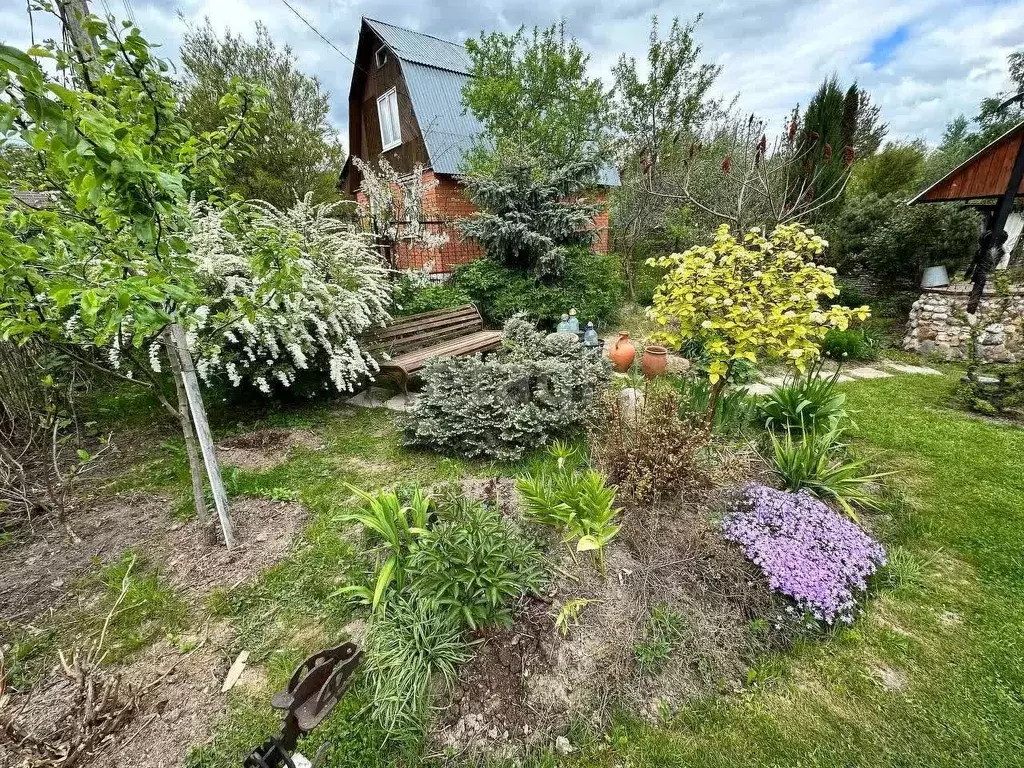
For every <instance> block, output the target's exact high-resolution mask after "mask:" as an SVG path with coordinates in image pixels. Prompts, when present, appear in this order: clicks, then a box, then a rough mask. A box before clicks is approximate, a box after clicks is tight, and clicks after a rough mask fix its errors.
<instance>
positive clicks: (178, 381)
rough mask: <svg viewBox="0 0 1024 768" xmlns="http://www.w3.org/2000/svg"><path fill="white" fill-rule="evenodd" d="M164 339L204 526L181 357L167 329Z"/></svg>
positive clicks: (200, 477)
mask: <svg viewBox="0 0 1024 768" xmlns="http://www.w3.org/2000/svg"><path fill="white" fill-rule="evenodd" d="M164 338H165V343H166V346H167V357H168V359H169V360H170V361H171V373H172V374H173V378H174V390H175V392H176V393H177V395H178V416H179V417H180V419H181V432H182V434H183V435H184V437H185V452H186V453H187V454H188V469H189V474H190V475H192V499H193V501H194V502H195V505H196V520H198V521H199V522H200V523H201V524H202V525H204V526H205V525H206V524H208V523H209V522H210V513H209V512H208V511H207V509H206V494H204V493H203V465H202V464H201V463H200V460H199V451H197V450H196V433H195V430H193V429H192V414H191V412H190V410H189V407H188V395H187V394H186V392H185V380H184V378H183V377H182V374H181V357H180V356H179V355H178V353H177V345H176V344H175V343H174V340H173V339H172V338H171V332H170V330H169V329H168V330H166V331H164Z"/></svg>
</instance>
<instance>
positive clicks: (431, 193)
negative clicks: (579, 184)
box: [356, 171, 608, 273]
mask: <svg viewBox="0 0 1024 768" xmlns="http://www.w3.org/2000/svg"><path fill="white" fill-rule="evenodd" d="M435 179H436V180H437V181H438V184H437V186H435V187H434V188H433V189H430V190H428V192H427V194H426V197H425V199H424V201H423V203H424V205H423V207H424V214H425V218H426V220H427V221H429V222H430V223H429V224H427V223H426V222H425V226H429V227H430V228H431V229H432V231H438V230H440V231H444V232H447V233H448V242H447V243H445V244H444V245H443V246H441V247H440V248H438V249H436V250H427V249H423V248H419V247H414V246H411V245H410V244H408V243H400V244H399V246H398V266H399V267H400V268H402V269H409V268H413V267H417V268H418V267H422V266H424V265H425V264H426V263H427V262H430V261H433V262H434V265H433V268H432V271H433V272H439V273H448V272H451V271H452V270H454V269H455V268H456V267H458V266H460V265H462V264H466V263H468V262H470V261H473V260H474V259H478V258H480V257H481V256H483V255H484V253H485V252H484V249H483V247H482V246H481V245H480V244H479V243H477V242H475V241H473V240H470V239H467V238H464V237H463V236H462V233H461V232H460V231H459V227H458V225H457V223H456V222H457V221H458V220H459V219H464V218H467V217H468V216H471V215H473V214H474V213H476V212H477V210H478V208H477V207H476V206H475V205H473V203H472V202H471V201H470V200H469V199H468V198H467V197H466V195H465V192H463V189H462V187H461V185H460V184H459V183H458V182H457V181H456V180H455V178H454V177H452V176H448V175H445V174H442V175H439V176H437V175H435V174H434V172H433V171H425V172H424V174H423V181H424V183H425V184H426V183H430V182H431V181H434V180H435ZM356 199H357V200H358V201H359V202H364V201H365V198H364V196H363V195H362V193H359V192H357V193H356ZM591 199H592V200H595V201H597V202H599V203H600V204H601V205H602V207H603V210H602V212H601V213H600V214H598V215H597V217H595V219H594V224H593V228H594V229H596V230H597V236H596V237H595V238H594V244H593V251H594V253H608V196H607V194H606V193H605V192H604V191H603V190H602V191H599V192H597V193H596V194H594V195H593V196H592V198H591Z"/></svg>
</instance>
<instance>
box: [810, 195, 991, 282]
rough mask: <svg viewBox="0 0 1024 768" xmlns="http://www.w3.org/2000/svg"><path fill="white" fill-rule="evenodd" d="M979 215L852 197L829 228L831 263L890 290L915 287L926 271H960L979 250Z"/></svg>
mask: <svg viewBox="0 0 1024 768" xmlns="http://www.w3.org/2000/svg"><path fill="white" fill-rule="evenodd" d="M977 237H978V218H977V214H976V213H975V212H974V211H972V210H970V209H966V208H963V207H962V206H959V205H956V204H953V203H949V204H935V205H912V206H908V205H907V204H906V201H905V200H904V199H902V198H900V197H899V196H889V197H884V198H881V197H877V196H876V195H873V194H867V195H864V196H863V197H858V198H851V199H850V200H848V201H847V203H846V205H845V206H844V208H843V210H842V211H841V212H840V213H839V214H838V215H837V216H836V217H835V219H834V220H833V221H832V222H831V224H830V231H829V242H830V243H831V244H832V248H831V251H830V253H829V256H828V261H829V263H830V264H832V265H833V266H835V267H836V268H838V269H839V270H840V271H841V272H843V273H845V274H860V273H867V274H870V275H873V276H874V277H876V278H878V279H879V280H880V281H881V282H882V283H883V284H884V285H886V286H887V288H888V289H889V290H894V289H897V288H900V287H906V288H909V287H912V286H913V287H916V286H917V284H918V283H919V281H920V278H921V274H922V272H923V271H924V268H925V267H927V266H932V265H936V264H942V265H945V266H946V268H947V269H948V270H949V271H950V274H953V273H954V272H956V271H958V270H962V269H963V267H964V266H966V264H967V263H968V262H969V261H970V260H971V258H972V257H973V255H974V251H975V249H976V248H977Z"/></svg>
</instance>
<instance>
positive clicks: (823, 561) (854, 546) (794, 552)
mask: <svg viewBox="0 0 1024 768" xmlns="http://www.w3.org/2000/svg"><path fill="white" fill-rule="evenodd" d="M722 530H723V532H724V534H725V537H726V538H727V539H728V540H730V541H734V542H736V543H737V544H739V545H740V546H741V547H742V548H743V552H744V554H746V556H747V557H748V558H749V559H750V560H751V561H752V562H753V563H754V564H756V565H757V566H758V567H759V568H760V569H761V571H762V572H763V573H764V574H765V576H767V578H768V582H769V584H770V585H771V587H772V589H774V590H776V591H777V592H780V593H781V594H783V595H786V596H788V597H790V598H792V599H793V601H794V602H795V603H796V609H797V610H799V611H802V612H805V613H806V614H809V615H810V616H813V617H814V618H815V619H817V620H819V621H824V622H825V623H826V624H833V623H835V622H836V621H837V620H838V621H841V622H845V623H850V622H852V621H853V617H854V613H855V612H856V606H857V596H858V594H859V593H861V592H863V591H864V589H865V588H866V587H867V579H868V577H869V576H870V575H871V574H873V573H874V572H875V571H877V570H878V568H879V567H880V566H883V565H885V563H886V555H885V550H884V549H883V547H882V545H881V544H879V543H878V542H876V541H875V540H874V539H872V538H871V537H870V536H868V535H867V534H866V533H865V532H864V531H863V530H861V529H860V527H858V526H857V524H856V523H854V522H852V521H850V520H847V519H846V518H844V517H843V516H842V515H839V514H838V513H836V512H834V511H833V510H832V509H830V508H829V507H828V506H826V505H825V504H824V503H822V502H821V501H818V500H817V499H815V498H814V497H812V496H811V495H810V494H808V493H804V492H801V493H787V492H786V491H778V490H775V489H774V488H768V487H766V486H763V485H757V484H751V485H749V486H748V487H747V488H746V489H744V493H743V496H742V498H741V499H740V501H739V502H738V503H737V504H736V507H735V508H734V509H733V511H732V512H731V513H730V514H729V515H728V516H727V517H726V518H725V520H724V521H723V522H722Z"/></svg>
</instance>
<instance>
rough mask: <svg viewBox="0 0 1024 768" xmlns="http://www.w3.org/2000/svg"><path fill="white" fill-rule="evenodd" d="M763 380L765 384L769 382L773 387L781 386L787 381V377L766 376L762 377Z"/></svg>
mask: <svg viewBox="0 0 1024 768" xmlns="http://www.w3.org/2000/svg"><path fill="white" fill-rule="evenodd" d="M761 381H763V382H764V383H765V384H767V385H769V386H772V387H781V386H782V385H783V384H785V383H786V377H785V376H765V377H764V378H763V379H761Z"/></svg>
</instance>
